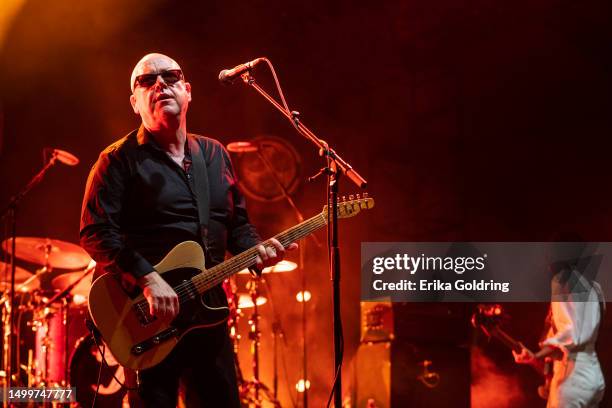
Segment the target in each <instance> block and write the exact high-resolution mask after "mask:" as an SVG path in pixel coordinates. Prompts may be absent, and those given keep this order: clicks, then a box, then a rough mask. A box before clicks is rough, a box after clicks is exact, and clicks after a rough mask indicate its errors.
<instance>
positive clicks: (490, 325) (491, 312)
mask: <svg viewBox="0 0 612 408" xmlns="http://www.w3.org/2000/svg"><path fill="white" fill-rule="evenodd" d="M504 317H505V316H504V309H503V308H502V307H501V305H498V304H493V305H491V304H479V305H478V306H477V308H476V311H475V312H474V314H473V315H472V326H474V327H475V328H477V329H478V328H480V329H482V331H483V332H485V334H486V335H488V336H490V335H491V334H490V333H491V331H492V330H494V329H496V328H497V327H498V326H499V325H500V324H501V321H502V320H503V319H504Z"/></svg>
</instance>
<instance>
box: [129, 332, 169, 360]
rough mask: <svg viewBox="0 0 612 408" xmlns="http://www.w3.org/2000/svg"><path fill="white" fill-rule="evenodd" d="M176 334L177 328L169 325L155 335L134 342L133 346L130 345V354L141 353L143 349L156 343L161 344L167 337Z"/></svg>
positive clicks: (145, 349) (149, 347)
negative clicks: (136, 342)
mask: <svg viewBox="0 0 612 408" xmlns="http://www.w3.org/2000/svg"><path fill="white" fill-rule="evenodd" d="M177 334H178V329H177V328H176V327H170V328H168V329H166V330H164V331H162V332H159V333H157V334H156V335H155V336H153V337H150V338H148V339H146V340H145V341H142V342H140V343H138V344H136V345H135V346H134V347H132V354H134V355H136V356H138V355H141V354H142V353H144V352H145V351H147V350H150V349H151V348H153V347H155V346H157V345H158V344H161V343H163V342H164V341H166V340H168V339H171V338H173V337H176V335H177Z"/></svg>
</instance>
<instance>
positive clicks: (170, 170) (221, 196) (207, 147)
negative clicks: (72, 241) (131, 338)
mask: <svg viewBox="0 0 612 408" xmlns="http://www.w3.org/2000/svg"><path fill="white" fill-rule="evenodd" d="M188 137H195V138H198V139H199V141H200V142H201V143H200V145H201V146H203V148H202V154H203V155H204V160H205V162H206V165H207V173H208V189H209V197H210V219H209V223H208V234H207V235H208V240H207V241H208V242H207V247H208V251H207V263H208V262H209V261H212V263H213V264H216V263H219V262H221V261H222V260H223V259H224V255H225V251H226V249H227V250H229V251H230V252H232V253H239V252H242V251H244V250H246V249H248V248H250V247H252V246H254V245H256V244H257V243H258V242H259V241H260V238H259V236H258V235H257V233H256V231H255V228H254V227H253V226H252V225H251V224H250V223H249V220H248V216H247V212H246V208H245V203H244V198H243V196H242V195H241V193H240V192H239V190H238V186H237V181H236V177H235V175H234V171H233V168H232V164H231V162H230V158H229V154H228V152H227V151H226V150H225V148H224V147H223V146H222V145H221V144H220V143H219V142H218V141H216V140H213V139H210V138H206V137H203V136H197V135H188ZM186 146H188V144H187V143H186ZM186 158H187V161H188V162H189V159H190V156H189V150H188V149H186ZM200 233H201V229H200V224H199V218H198V207H197V197H196V195H195V190H194V185H193V177H192V175H191V173H190V170H189V166H186V169H184V168H182V167H181V166H179V165H178V164H177V163H176V162H174V161H173V160H172V159H171V158H170V157H168V155H167V154H166V153H165V152H164V151H163V150H162V149H161V148H160V147H159V146H158V145H157V144H156V143H155V140H154V139H153V137H152V135H151V134H150V133H149V132H147V131H146V130H145V129H144V127H143V126H141V127H140V129H138V130H135V131H133V132H131V133H130V134H128V135H127V136H125V137H124V138H122V139H120V140H119V141H117V142H115V143H113V144H112V145H110V146H109V147H107V148H106V149H105V150H104V151H103V152H102V153H101V154H100V157H99V158H98V161H97V162H96V164H95V165H94V166H93V168H92V170H91V172H90V174H89V178H88V180H87V186H86V189H85V197H84V199H83V207H82V213H81V233H80V236H81V245H82V246H83V248H85V250H87V252H88V253H89V254H90V255H91V256H92V258H93V259H94V260H95V261H96V262H97V264H98V267H101V268H102V269H103V270H104V271H109V272H118V273H129V274H132V275H133V276H134V277H137V278H138V277H141V276H143V275H146V274H147V273H149V272H151V271H153V266H152V265H153V264H156V263H158V262H159V261H160V260H161V259H162V258H163V257H164V256H165V255H166V253H167V252H168V251H170V250H171V249H172V248H173V247H174V246H175V245H176V244H178V243H180V242H183V241H186V240H193V241H196V242H199V243H200V244H203V239H202V236H201V234H200ZM207 266H210V265H207Z"/></svg>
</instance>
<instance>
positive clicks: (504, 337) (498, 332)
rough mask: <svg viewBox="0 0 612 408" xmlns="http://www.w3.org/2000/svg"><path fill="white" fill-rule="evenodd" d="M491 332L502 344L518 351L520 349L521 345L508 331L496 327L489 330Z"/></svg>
mask: <svg viewBox="0 0 612 408" xmlns="http://www.w3.org/2000/svg"><path fill="white" fill-rule="evenodd" d="M491 334H492V335H493V336H495V337H496V338H497V339H498V340H499V341H501V342H502V343H504V345H505V346H506V347H508V348H510V349H512V350H514V351H515V352H517V353H519V352H520V351H521V349H522V347H521V345H520V344H519V342H518V341H516V340H514V339H513V338H512V337H511V336H510V335H509V334H508V333H506V332H505V331H503V330H502V329H500V328H499V327H496V328H495V329H494V330H491Z"/></svg>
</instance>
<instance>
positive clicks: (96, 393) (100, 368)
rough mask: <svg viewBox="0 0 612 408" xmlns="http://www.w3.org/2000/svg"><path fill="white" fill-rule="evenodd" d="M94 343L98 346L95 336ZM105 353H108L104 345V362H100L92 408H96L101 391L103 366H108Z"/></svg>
mask: <svg viewBox="0 0 612 408" xmlns="http://www.w3.org/2000/svg"><path fill="white" fill-rule="evenodd" d="M94 343H96V346H97V345H98V342H96V338H95V336H94ZM105 352H106V346H104V345H103V347H102V360H101V361H100V367H99V368H98V385H97V386H96V392H95V393H94V397H93V401H92V403H91V408H95V406H96V399H98V391H100V380H101V378H102V366H103V365H104V364H106V360H105V359H104V354H105Z"/></svg>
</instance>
